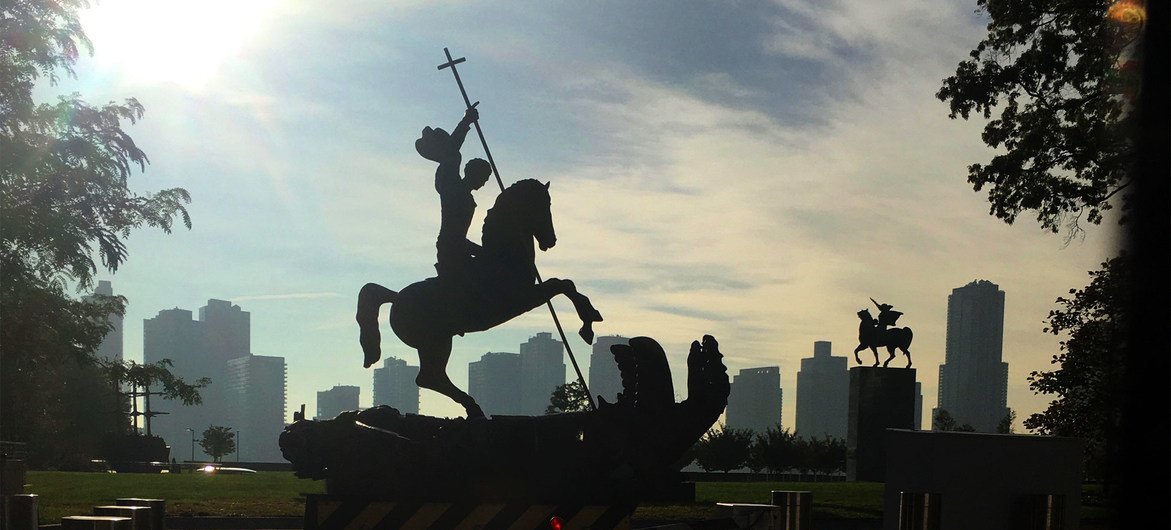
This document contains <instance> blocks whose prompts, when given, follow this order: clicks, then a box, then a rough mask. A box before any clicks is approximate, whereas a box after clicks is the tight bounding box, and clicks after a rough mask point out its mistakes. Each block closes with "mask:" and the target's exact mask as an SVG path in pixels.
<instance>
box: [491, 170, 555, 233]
mask: <svg viewBox="0 0 1171 530" xmlns="http://www.w3.org/2000/svg"><path fill="white" fill-rule="evenodd" d="M548 199H549V189H548V188H546V187H545V185H544V184H542V183H541V182H540V181H539V180H536V179H524V180H518V181H516V182H514V183H513V184H512V185H511V186H509V187H508V188H507V189H505V190H504V191H502V192H500V195H497V196H496V203H495V204H493V205H492V207H491V208H489V209H488V213H487V214H485V215H484V229H483V233H482V234H481V240H482V241H485V242H486V241H487V240H488V239H490V238H491V237H492V235H493V234H495V233H496V231H498V230H500V228H501V227H504V226H507V225H508V224H510V222H514V221H516V220H517V219H519V218H520V216H521V214H522V213H523V212H525V211H526V209H531V208H534V207H543V206H544V205H543V204H541V202H539V201H548Z"/></svg>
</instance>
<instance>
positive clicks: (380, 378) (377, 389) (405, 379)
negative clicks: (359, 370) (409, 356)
mask: <svg viewBox="0 0 1171 530" xmlns="http://www.w3.org/2000/svg"><path fill="white" fill-rule="evenodd" d="M418 376H419V367H418V366H411V365H409V364H407V362H406V361H404V360H402V359H398V358H395V357H389V358H387V359H386V360H384V361H382V368H375V369H374V406H378V405H387V406H390V407H394V409H395V410H397V411H399V412H401V413H403V414H418V413H419V385H417V384H415V378H416V377H418Z"/></svg>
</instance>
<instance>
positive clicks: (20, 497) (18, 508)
mask: <svg viewBox="0 0 1171 530" xmlns="http://www.w3.org/2000/svg"><path fill="white" fill-rule="evenodd" d="M4 502H5V503H6V504H7V505H8V507H7V509H6V510H5V511H4V512H5V518H6V520H5V521H4V525H5V526H4V527H5V528H8V529H9V530H37V517H38V514H37V496H36V494H35V493H21V494H17V495H9V496H7V497H5V498H4Z"/></svg>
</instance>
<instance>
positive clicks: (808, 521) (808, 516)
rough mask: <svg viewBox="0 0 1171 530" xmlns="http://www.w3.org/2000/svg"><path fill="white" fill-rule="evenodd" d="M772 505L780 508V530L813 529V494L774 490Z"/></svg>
mask: <svg viewBox="0 0 1171 530" xmlns="http://www.w3.org/2000/svg"><path fill="white" fill-rule="evenodd" d="M772 504H773V506H778V507H780V514H779V515H780V521H779V524H780V527H779V529H780V530H809V529H810V528H813V493H812V492H809V491H782V490H773V491H772Z"/></svg>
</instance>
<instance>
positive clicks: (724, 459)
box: [694, 428, 752, 473]
mask: <svg viewBox="0 0 1171 530" xmlns="http://www.w3.org/2000/svg"><path fill="white" fill-rule="evenodd" d="M751 446H752V431H750V430H748V429H728V428H721V429H719V430H717V429H712V430H710V431H708V432H707V434H705V435H704V436H703V438H700V439H699V442H697V443H696V445H695V449H694V454H695V463H696V464H698V465H699V467H701V468H703V469H704V470H705V471H723V472H725V473H727V472H729V471H732V470H734V469H740V468H742V467H744V465H745V464H746V463H747V462H748V451H749V448H750V447H751Z"/></svg>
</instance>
